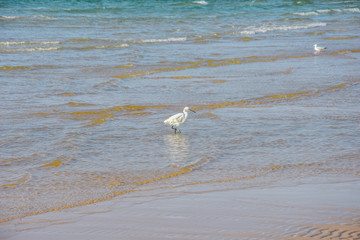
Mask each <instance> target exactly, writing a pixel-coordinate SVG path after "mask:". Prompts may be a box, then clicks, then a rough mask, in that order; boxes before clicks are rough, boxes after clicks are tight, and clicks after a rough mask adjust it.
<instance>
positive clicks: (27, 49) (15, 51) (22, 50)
mask: <svg viewBox="0 0 360 240" xmlns="http://www.w3.org/2000/svg"><path fill="white" fill-rule="evenodd" d="M61 49H62V48H61V47H30V48H17V49H0V52H3V53H17V52H49V51H57V50H61Z"/></svg>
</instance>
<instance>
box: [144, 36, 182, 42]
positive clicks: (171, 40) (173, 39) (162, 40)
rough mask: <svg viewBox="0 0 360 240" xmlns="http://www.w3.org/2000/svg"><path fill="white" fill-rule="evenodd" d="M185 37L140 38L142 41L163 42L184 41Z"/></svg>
mask: <svg viewBox="0 0 360 240" xmlns="http://www.w3.org/2000/svg"><path fill="white" fill-rule="evenodd" d="M186 40H187V38H186V37H179V38H164V39H145V40H141V42H143V43H163V42H184V41H186Z"/></svg>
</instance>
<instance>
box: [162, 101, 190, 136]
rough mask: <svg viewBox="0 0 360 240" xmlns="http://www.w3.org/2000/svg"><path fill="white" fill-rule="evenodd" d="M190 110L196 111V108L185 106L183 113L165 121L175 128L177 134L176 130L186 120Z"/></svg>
mask: <svg viewBox="0 0 360 240" xmlns="http://www.w3.org/2000/svg"><path fill="white" fill-rule="evenodd" d="M189 111H192V112H195V111H194V110H191V109H190V108H188V107H185V108H184V110H183V112H182V113H177V114H175V115H173V116H171V117H169V118H168V119H166V120H165V121H164V123H166V124H169V125H170V126H171V128H172V129H174V130H175V134H176V131H177V130H178V129H177V127H178V126H180V125H181V124H183V123H184V122H185V121H186V119H187V117H188V112H189ZM179 133H181V131H180V130H179Z"/></svg>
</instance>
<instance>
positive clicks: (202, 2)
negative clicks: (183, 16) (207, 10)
mask: <svg viewBox="0 0 360 240" xmlns="http://www.w3.org/2000/svg"><path fill="white" fill-rule="evenodd" d="M193 3H195V4H199V5H208V4H209V3H208V2H206V1H194V2H193Z"/></svg>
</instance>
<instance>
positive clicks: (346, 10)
mask: <svg viewBox="0 0 360 240" xmlns="http://www.w3.org/2000/svg"><path fill="white" fill-rule="evenodd" d="M344 11H345V12H351V13H360V9H359V8H348V9H344Z"/></svg>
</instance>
